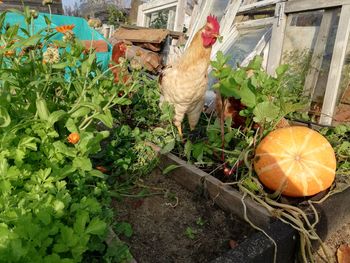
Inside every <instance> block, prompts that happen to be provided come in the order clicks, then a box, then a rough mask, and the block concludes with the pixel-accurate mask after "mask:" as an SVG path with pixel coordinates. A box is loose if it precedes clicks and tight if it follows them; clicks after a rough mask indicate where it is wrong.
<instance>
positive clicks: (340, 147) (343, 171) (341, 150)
mask: <svg viewBox="0 0 350 263" xmlns="http://www.w3.org/2000/svg"><path fill="white" fill-rule="evenodd" d="M320 132H321V134H323V135H324V136H325V137H326V138H327V139H328V141H329V142H330V144H331V145H332V146H333V149H334V151H335V154H336V157H337V174H338V175H339V176H338V177H340V176H343V177H344V178H346V180H347V182H348V183H350V177H349V175H350V125H348V124H341V125H338V126H336V127H335V128H323V129H322V130H321V131H320Z"/></svg>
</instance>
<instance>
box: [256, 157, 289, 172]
mask: <svg viewBox="0 0 350 263" xmlns="http://www.w3.org/2000/svg"><path fill="white" fill-rule="evenodd" d="M290 161H291V160H289V159H284V160H280V161H276V162H275V163H273V164H270V165H267V166H265V167H263V168H261V170H260V172H261V173H264V172H266V171H269V170H271V169H272V168H275V167H276V166H280V165H281V164H284V163H287V162H290Z"/></svg>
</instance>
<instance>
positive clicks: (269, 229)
mask: <svg viewBox="0 0 350 263" xmlns="http://www.w3.org/2000/svg"><path fill="white" fill-rule="evenodd" d="M161 160H162V161H161V167H162V168H163V169H164V168H166V167H167V166H169V165H171V164H173V165H174V164H175V165H178V168H176V169H175V170H173V171H172V172H171V173H170V174H169V175H168V176H169V177H171V178H173V179H174V180H175V181H176V182H177V183H179V184H180V185H182V186H183V187H185V188H187V189H188V190H190V191H198V189H201V191H202V192H204V193H206V194H207V195H208V196H209V197H210V198H211V199H212V200H213V201H214V202H215V203H216V204H217V205H218V206H219V207H221V208H222V209H223V210H225V211H228V212H230V213H232V214H234V215H235V216H237V217H239V218H241V219H242V220H243V219H244V210H243V209H244V206H243V204H242V194H241V193H239V192H238V191H237V190H235V189H234V188H233V187H231V186H229V185H225V184H224V183H222V182H221V181H220V180H218V179H216V178H214V177H212V176H211V175H209V174H207V173H205V172H203V171H202V170H200V169H198V168H197V167H195V166H193V165H190V164H187V163H186V162H185V161H183V160H181V159H179V158H178V157H176V156H174V155H173V154H167V155H162V157H161ZM324 195H325V193H324V192H323V193H320V194H319V195H316V196H314V197H313V198H311V200H313V201H316V200H320V199H321V198H322V197H323V196H324ZM349 198H350V188H348V189H346V190H344V191H343V192H341V193H337V194H335V195H332V196H331V197H329V198H328V199H326V200H325V201H324V202H322V203H319V204H316V203H315V204H314V206H315V208H316V209H317V212H318V215H319V223H318V224H317V227H316V229H317V234H318V235H319V236H320V238H321V239H322V240H323V241H324V242H325V244H326V245H327V246H328V248H327V251H328V253H329V255H330V256H331V257H332V258H333V259H334V255H335V252H336V248H337V246H339V245H340V244H342V243H345V242H347V241H348V240H346V237H347V236H348V234H347V232H346V231H345V232H344V233H341V232H340V230H341V229H345V230H346V229H348V222H349V219H350V204H349V202H347V200H349ZM306 201H307V199H306V198H305V199H291V198H290V199H286V198H283V202H285V203H293V204H295V205H299V206H300V207H307V204H306ZM244 203H245V207H246V209H247V216H248V218H249V220H250V221H251V222H252V223H254V225H256V226H258V227H260V228H262V229H263V230H264V231H265V232H266V233H267V234H268V235H269V236H270V237H271V238H273V239H274V241H275V242H276V244H277V262H286V263H287V262H294V260H295V258H296V255H297V253H298V252H297V251H298V242H299V237H298V232H297V231H296V230H295V229H293V228H292V227H291V226H289V225H287V224H284V223H282V222H281V221H279V220H276V219H275V218H273V217H272V216H271V215H270V214H269V213H268V212H267V210H265V209H264V208H263V207H262V206H260V205H259V204H257V203H256V202H254V201H252V200H251V199H249V198H247V199H245V200H244ZM340 204H341V205H340ZM306 211H308V212H310V210H307V209H306ZM308 215H309V217H310V219H311V218H313V214H312V213H308ZM311 222H313V219H311ZM313 245H314V248H315V249H317V248H319V243H318V242H314V244H313ZM318 252H319V253H320V252H321V250H320V249H319V250H318ZM273 255H274V245H273V243H272V242H271V240H270V239H269V238H268V237H267V236H266V235H265V234H263V233H262V232H257V233H255V234H254V235H251V236H250V237H249V238H247V239H245V240H244V241H243V242H242V243H240V244H239V245H238V246H237V247H235V248H234V249H232V250H230V251H226V252H225V253H223V254H222V255H220V256H219V257H217V258H216V259H215V260H213V261H212V262H213V263H214V262H218V263H219V262H220V263H221V262H235V263H237V262H242V263H243V262H256V263H258V262H273ZM315 258H316V259H320V257H318V256H315ZM320 260H321V259H320Z"/></svg>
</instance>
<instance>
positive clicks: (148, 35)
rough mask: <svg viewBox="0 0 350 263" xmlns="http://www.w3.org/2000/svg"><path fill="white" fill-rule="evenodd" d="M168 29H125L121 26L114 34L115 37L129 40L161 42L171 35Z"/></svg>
mask: <svg viewBox="0 0 350 263" xmlns="http://www.w3.org/2000/svg"><path fill="white" fill-rule="evenodd" d="M169 32H170V31H169V30H166V29H151V28H149V29H146V28H145V29H135V30H134V29H125V28H119V29H118V30H116V31H115V32H114V34H113V38H116V39H118V40H128V41H131V42H142V43H145V42H147V43H157V44H159V43H161V42H163V41H164V39H165V38H166V37H167V36H168V35H169Z"/></svg>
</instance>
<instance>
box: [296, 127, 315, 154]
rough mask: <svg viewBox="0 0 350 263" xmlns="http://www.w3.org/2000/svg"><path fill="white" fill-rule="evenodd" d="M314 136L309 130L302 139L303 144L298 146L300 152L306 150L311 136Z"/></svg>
mask: <svg viewBox="0 0 350 263" xmlns="http://www.w3.org/2000/svg"><path fill="white" fill-rule="evenodd" d="M313 134H314V131H313V130H310V131H309V132H308V133H307V134H306V136H305V137H304V142H303V144H302V145H301V146H300V148H299V150H300V152H303V151H304V149H305V148H307V146H308V144H309V142H310V139H311V136H312V135H313Z"/></svg>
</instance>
